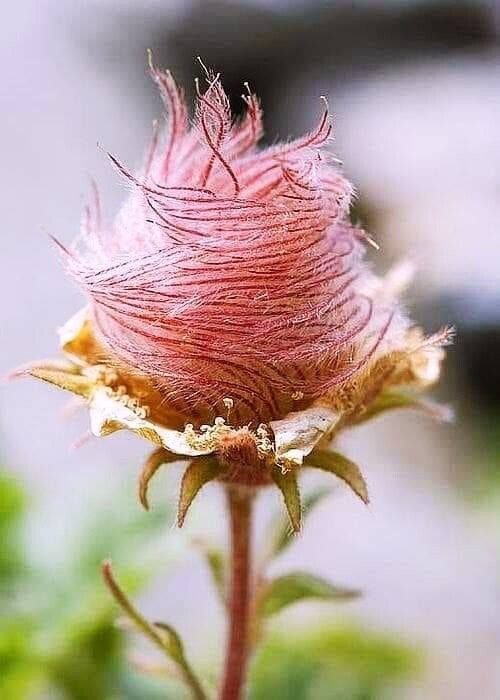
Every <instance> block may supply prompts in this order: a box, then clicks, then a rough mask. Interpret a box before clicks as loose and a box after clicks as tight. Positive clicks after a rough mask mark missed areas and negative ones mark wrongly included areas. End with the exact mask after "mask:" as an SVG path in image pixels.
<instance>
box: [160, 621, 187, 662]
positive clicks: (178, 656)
mask: <svg viewBox="0 0 500 700" xmlns="http://www.w3.org/2000/svg"><path fill="white" fill-rule="evenodd" d="M153 624H154V626H155V627H156V628H157V629H159V630H160V632H161V635H162V636H163V638H164V646H165V649H166V650H167V653H168V654H169V656H170V657H171V658H172V659H173V660H174V661H177V662H178V663H184V645H183V644H182V640H181V638H180V637H179V634H178V633H177V632H176V631H175V629H174V628H173V627H172V626H171V625H167V623H166V622H154V623H153Z"/></svg>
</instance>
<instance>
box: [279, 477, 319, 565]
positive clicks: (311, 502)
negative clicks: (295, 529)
mask: <svg viewBox="0 0 500 700" xmlns="http://www.w3.org/2000/svg"><path fill="white" fill-rule="evenodd" d="M331 492H332V490H331V489H330V488H325V487H324V486H321V487H319V488H316V489H314V490H312V491H311V492H310V493H308V494H306V495H305V496H304V499H303V501H302V521H304V520H305V518H306V517H307V516H308V515H309V513H310V512H311V511H312V510H313V509H314V508H315V506H316V505H317V504H318V503H320V501H322V500H323V498H325V497H326V496H328V495H330V494H331ZM266 540H267V541H268V542H269V543H270V544H269V547H267V548H266V549H267V552H268V554H267V556H266V560H271V559H273V558H274V557H275V556H277V555H278V554H281V552H283V550H284V549H286V548H287V547H288V545H289V544H290V543H291V542H293V538H292V537H291V536H290V522H289V519H288V517H286V516H284V515H283V514H282V512H280V513H279V514H278V515H277V517H273V519H272V520H271V522H270V524H269V535H268V537H267V538H266Z"/></svg>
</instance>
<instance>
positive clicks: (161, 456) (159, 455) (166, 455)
mask: <svg viewBox="0 0 500 700" xmlns="http://www.w3.org/2000/svg"><path fill="white" fill-rule="evenodd" d="M183 459H185V457H183V456H182V455H176V454H174V453H173V452H169V451H168V450H166V449H165V448H164V447H159V448H158V449H157V450H154V451H153V452H152V453H151V454H150V455H149V457H148V458H147V460H146V461H145V463H144V466H143V468H142V471H141V473H140V475H139V501H140V502H141V504H142V506H143V507H144V508H145V510H149V501H148V487H149V482H150V481H151V479H152V478H153V476H154V475H155V474H156V472H157V471H158V469H159V468H160V467H161V466H162V464H169V463H171V462H179V461H181V460H183Z"/></svg>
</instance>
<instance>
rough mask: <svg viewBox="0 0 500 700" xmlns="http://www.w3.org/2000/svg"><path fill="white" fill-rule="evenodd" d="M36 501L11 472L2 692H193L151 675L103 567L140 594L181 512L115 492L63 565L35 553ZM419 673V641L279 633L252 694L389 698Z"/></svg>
mask: <svg viewBox="0 0 500 700" xmlns="http://www.w3.org/2000/svg"><path fill="white" fill-rule="evenodd" d="M118 501H119V502H118ZM28 506H29V503H28V499H27V498H26V495H25V493H24V491H23V489H22V487H21V486H20V485H19V483H18V482H16V480H15V479H14V477H12V476H8V475H7V474H5V473H2V472H0V541H1V543H2V546H1V547H0V698H1V700H160V698H161V699H162V700H182V699H184V700H185V699H186V698H187V695H186V693H185V691H184V689H183V688H181V686H180V685H179V684H178V683H176V682H175V681H173V680H169V679H168V678H166V679H163V678H162V679H158V678H151V679H150V678H147V677H145V676H143V675H141V674H140V673H138V672H137V671H136V669H135V668H133V667H132V666H131V664H130V663H129V661H128V660H127V648H126V643H127V642H126V636H127V635H125V634H124V633H123V631H122V630H120V629H118V628H117V627H116V624H115V621H116V618H117V616H118V615H119V612H118V610H117V606H116V604H115V602H114V601H113V600H112V598H111V596H110V594H109V592H108V591H107V590H106V588H105V587H104V585H103V583H102V579H101V576H100V570H99V569H100V564H101V562H102V560H103V559H105V558H106V557H108V556H110V555H111V556H112V557H113V559H114V560H115V561H116V562H119V566H118V569H119V576H120V581H121V582H122V583H123V584H124V585H125V587H126V590H127V593H131V594H134V593H137V592H138V591H139V590H140V589H141V587H142V586H144V585H145V584H146V583H147V581H148V580H149V578H150V577H151V576H152V575H154V573H155V566H154V561H156V560H157V559H158V557H157V556H156V555H155V556H150V557H149V558H148V556H145V555H144V552H147V550H148V547H150V545H151V542H152V541H153V540H156V541H158V536H159V535H161V536H162V542H161V543H160V544H161V545H162V546H164V545H165V540H164V536H165V530H166V523H168V522H169V520H171V514H170V516H169V514H168V513H167V512H166V511H165V509H161V508H155V510H154V512H153V513H149V514H147V513H145V512H144V511H142V509H140V508H139V507H138V506H137V504H136V503H135V502H133V501H132V500H131V502H130V503H124V502H123V499H117V498H116V496H115V497H113V507H112V508H107V509H105V510H102V511H99V508H96V509H94V511H93V512H92V522H91V523H90V525H89V526H88V528H87V529H86V530H85V531H84V532H79V533H76V534H75V537H74V538H73V540H72V542H71V544H70V547H69V549H70V551H69V552H68V556H67V557H66V558H65V560H64V564H62V565H61V564H58V565H57V566H56V565H54V564H52V563H51V562H50V561H48V562H44V561H43V557H41V558H40V556H39V555H38V556H37V557H32V556H31V555H30V554H29V552H30V547H28V546H26V544H27V543H26V538H27V537H29V530H28V515H29V514H30V513H29V511H30V508H29V507H28ZM42 526H43V523H42ZM137 562H139V563H137ZM210 641H211V640H210V639H207V644H209V643H210ZM417 670H418V655H417V654H416V652H414V651H413V650H412V649H408V648H406V647H404V646H401V645H400V644H398V643H395V642H393V641H392V640H390V639H386V638H384V637H378V636H376V635H374V634H367V633H366V631H365V630H361V629H357V628H342V629H338V628H331V627H329V628H324V629H319V630H316V631H314V632H313V633H307V634H305V635H300V636H298V635H297V636H295V637H294V636H293V635H292V636H291V635H287V636H286V638H285V637H283V636H279V635H273V636H271V638H270V639H269V641H268V642H267V643H266V644H265V646H264V647H263V649H262V651H261V652H260V653H259V655H258V657H257V659H256V661H255V663H254V665H253V672H252V677H251V692H250V698H251V700H271V699H272V700H281V699H283V700H285V698H286V699H287V700H291V699H293V700H386V698H389V697H390V695H389V694H388V693H389V690H390V689H391V688H392V687H394V685H395V684H399V683H402V682H403V681H405V680H406V679H408V678H410V677H412V675H413V674H414V673H416V671H417Z"/></svg>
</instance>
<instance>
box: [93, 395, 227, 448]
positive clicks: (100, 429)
mask: <svg viewBox="0 0 500 700" xmlns="http://www.w3.org/2000/svg"><path fill="white" fill-rule="evenodd" d="M126 401H127V397H123V396H118V395H117V394H115V393H113V392H112V391H111V390H110V389H109V388H108V387H96V389H95V390H94V392H93V394H92V397H91V399H90V401H89V413H90V429H91V431H92V433H93V434H94V435H96V436H98V437H100V436H104V435H109V434H110V433H114V432H115V431H117V430H132V431H133V432H134V433H136V434H137V435H139V436H140V437H142V438H144V439H146V440H149V441H150V442H152V443H153V444H154V445H158V446H159V447H164V448H166V449H167V450H170V452H175V454H178V455H185V456H188V457H198V456H200V455H207V454H210V453H211V452H213V449H196V448H194V447H192V446H191V445H190V444H189V443H188V441H187V439H186V435H185V433H182V432H179V431H178V430H171V429H170V428H164V427H163V426H160V425H157V424H156V423H153V422H152V421H150V420H147V419H146V418H142V417H141V416H140V415H138V413H139V411H140V410H141V409H140V408H139V409H138V410H135V409H133V408H130V407H129V406H127V405H126Z"/></svg>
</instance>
